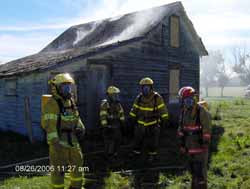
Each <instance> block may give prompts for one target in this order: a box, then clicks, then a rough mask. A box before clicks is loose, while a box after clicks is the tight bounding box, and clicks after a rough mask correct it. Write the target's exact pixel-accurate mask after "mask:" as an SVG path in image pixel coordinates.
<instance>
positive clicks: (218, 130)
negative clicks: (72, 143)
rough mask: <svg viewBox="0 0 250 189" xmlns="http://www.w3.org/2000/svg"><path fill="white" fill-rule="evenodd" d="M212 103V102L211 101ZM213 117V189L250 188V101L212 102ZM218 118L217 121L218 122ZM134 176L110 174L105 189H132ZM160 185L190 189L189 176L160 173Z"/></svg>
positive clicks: (22, 181) (9, 183) (44, 181)
mask: <svg viewBox="0 0 250 189" xmlns="http://www.w3.org/2000/svg"><path fill="white" fill-rule="evenodd" d="M208 100H209V99H208ZM209 104H210V112H211V114H212V117H213V129H212V130H213V142H212V144H211V159H210V164H209V171H208V182H209V188H210V189H249V188H250V171H249V167H250V158H249V157H250V135H249V133H250V111H249V110H250V101H249V100H247V99H241V98H233V99H231V100H227V101H225V100H219V99H217V100H212V101H211V100H209ZM215 118H216V119H215ZM134 177H135V176H134V175H126V176H124V175H121V174H115V173H111V174H110V175H109V176H108V177H106V178H105V179H104V183H105V188H107V189H116V188H124V189H125V188H132V185H133V180H134ZM158 177H159V178H158V181H157V183H158V185H159V186H160V188H163V189H187V188H189V186H190V178H191V176H190V174H189V172H188V171H184V172H183V173H181V174H178V175H177V174H176V173H166V172H159V175H158ZM48 182H49V180H48V177H47V176H45V177H33V178H27V177H21V178H11V179H7V180H5V181H4V182H2V183H0V188H1V184H2V185H3V186H5V188H14V186H19V187H20V188H19V189H22V188H27V189H29V188H28V187H27V186H30V185H31V184H33V183H36V185H38V186H40V188H46V187H48ZM5 188H4V189H5Z"/></svg>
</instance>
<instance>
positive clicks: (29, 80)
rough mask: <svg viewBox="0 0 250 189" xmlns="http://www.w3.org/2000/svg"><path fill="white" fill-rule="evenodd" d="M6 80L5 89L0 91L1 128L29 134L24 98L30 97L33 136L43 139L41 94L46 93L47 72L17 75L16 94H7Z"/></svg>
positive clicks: (2, 82)
mask: <svg viewBox="0 0 250 189" xmlns="http://www.w3.org/2000/svg"><path fill="white" fill-rule="evenodd" d="M4 82H5V80H4V79H2V80H1V84H0V85H1V86H2V87H3V90H1V93H0V101H1V103H0V109H1V110H2V111H1V114H0V125H1V127H0V129H2V130H10V131H14V132H17V133H21V134H23V135H27V128H26V124H25V113H24V112H25V107H24V99H25V97H28V98H29V101H30V110H31V111H30V114H31V121H32V129H33V137H34V138H36V139H38V140H41V139H42V138H43V132H42V130H41V128H40V119H41V117H40V107H41V94H44V93H46V91H47V84H46V82H47V81H46V78H45V74H30V75H28V76H23V77H16V83H17V85H16V95H13V96H8V95H5V88H4Z"/></svg>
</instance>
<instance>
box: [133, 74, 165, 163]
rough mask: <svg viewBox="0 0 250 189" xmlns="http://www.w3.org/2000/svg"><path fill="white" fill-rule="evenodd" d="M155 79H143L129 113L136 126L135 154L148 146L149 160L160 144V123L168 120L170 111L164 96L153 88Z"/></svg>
mask: <svg viewBox="0 0 250 189" xmlns="http://www.w3.org/2000/svg"><path fill="white" fill-rule="evenodd" d="M153 83H154V82H153V80H152V79H151V78H149V77H146V78H143V79H141V81H140V82H139V84H140V86H141V93H140V94H139V95H138V96H137V97H136V99H135V101H134V104H133V106H132V109H131V111H130V113H129V115H130V121H131V124H132V125H134V126H135V128H134V137H135V141H134V150H133V154H134V155H140V154H141V151H142V147H143V146H144V147H145V148H146V151H147V154H148V158H149V160H154V159H155V157H156V155H157V148H158V144H159V135H160V124H161V125H165V124H166V123H167V121H168V112H167V108H166V105H165V103H164V101H163V98H162V97H161V95H160V94H158V93H157V92H155V91H154V89H153Z"/></svg>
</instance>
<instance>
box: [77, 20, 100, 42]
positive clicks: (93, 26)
mask: <svg viewBox="0 0 250 189" xmlns="http://www.w3.org/2000/svg"><path fill="white" fill-rule="evenodd" d="M98 25H99V22H95V23H94V24H91V26H90V28H86V27H85V28H78V29H77V31H76V38H75V41H74V42H73V45H74V46H75V45H77V43H78V42H80V41H81V40H82V39H83V38H84V37H86V36H87V35H88V34H89V33H91V32H92V31H94V30H95V29H96V27H97V26H98Z"/></svg>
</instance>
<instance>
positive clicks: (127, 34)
mask: <svg viewBox="0 0 250 189" xmlns="http://www.w3.org/2000/svg"><path fill="white" fill-rule="evenodd" d="M205 55H207V50H206V49H205V47H204V45H203V43H202V41H201V38H200V37H199V36H198V35H197V33H196V31H195V29H194V26H193V24H192V22H191V21H190V20H189V18H188V16H187V14H186V12H185V10H184V7H183V5H182V3H181V2H175V3H171V4H167V5H164V6H160V7H154V8H151V9H147V10H143V11H139V12H134V13H129V14H125V15H121V16H118V17H114V18H108V19H104V20H99V21H94V22H90V23H85V24H81V25H76V26H72V27H70V28H69V29H67V30H66V31H65V32H64V33H62V34H61V35H60V36H59V37H57V38H56V39H55V40H54V41H52V42H51V43H50V44H49V45H48V46H47V47H45V48H44V49H43V50H41V51H40V52H39V53H37V54H34V55H31V56H27V57H24V58H21V59H18V60H15V61H12V62H9V63H6V64H4V65H2V66H0V129H1V130H11V131H14V132H18V133H21V134H24V135H27V134H28V129H27V128H29V127H30V126H31V127H32V130H33V136H34V138H36V139H38V140H40V139H42V138H43V132H42V129H41V127H40V112H41V95H42V94H47V93H49V86H48V80H49V79H50V78H51V77H52V76H53V75H55V74H57V73H61V72H69V73H71V74H72V76H73V77H74V79H75V80H76V83H77V99H78V101H77V105H78V107H79V110H80V114H81V116H82V118H83V120H84V121H85V125H86V127H87V128H88V130H92V129H93V130H94V129H96V128H97V127H98V110H99V104H100V101H101V99H103V98H104V97H105V90H106V88H107V86H108V85H110V84H113V85H116V86H118V87H119V88H120V89H121V102H122V104H123V106H124V107H125V110H126V112H127V113H128V111H129V109H130V108H131V105H132V102H133V99H134V98H135V97H136V96H137V94H138V92H139V85H138V82H139V80H140V79H141V78H142V77H145V76H148V77H151V78H152V79H153V80H154V82H155V85H154V88H155V90H156V91H158V92H159V93H160V94H161V95H162V96H163V97H164V99H165V101H166V103H167V104H168V108H169V111H170V112H174V111H175V108H174V105H175V104H177V103H178V100H177V97H176V96H177V92H178V89H179V88H180V87H182V86H184V85H190V86H193V87H194V88H195V89H197V90H199V63H200V57H201V56H205ZM172 117H173V116H172Z"/></svg>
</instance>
